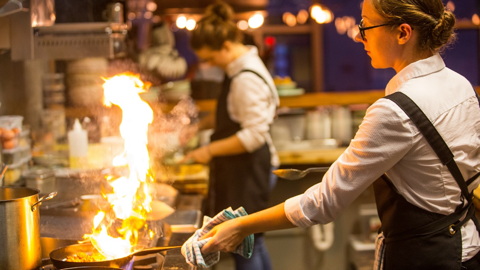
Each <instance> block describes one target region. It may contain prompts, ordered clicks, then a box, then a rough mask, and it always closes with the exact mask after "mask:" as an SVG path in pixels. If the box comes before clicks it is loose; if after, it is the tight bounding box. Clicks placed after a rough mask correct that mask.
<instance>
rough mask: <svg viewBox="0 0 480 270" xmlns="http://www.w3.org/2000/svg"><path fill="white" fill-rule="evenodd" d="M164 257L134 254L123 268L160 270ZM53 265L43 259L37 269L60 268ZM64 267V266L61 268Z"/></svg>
mask: <svg viewBox="0 0 480 270" xmlns="http://www.w3.org/2000/svg"><path fill="white" fill-rule="evenodd" d="M164 262H165V257H164V256H163V255H161V254H159V253H155V254H148V255H144V256H134V257H133V259H132V262H131V266H127V267H125V268H124V269H125V270H162V269H163V264H164ZM61 269H62V268H60V269H58V268H56V267H55V266H53V264H52V262H51V261H50V260H48V259H47V260H44V262H43V263H42V267H40V268H39V269H38V270H61ZM63 269H65V268H63Z"/></svg>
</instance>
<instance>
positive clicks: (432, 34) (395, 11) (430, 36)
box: [373, 0, 456, 53]
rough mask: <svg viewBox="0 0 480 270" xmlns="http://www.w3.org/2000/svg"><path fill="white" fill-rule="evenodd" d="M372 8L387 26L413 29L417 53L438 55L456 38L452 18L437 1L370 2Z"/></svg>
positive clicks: (376, 0) (399, 0)
mask: <svg viewBox="0 0 480 270" xmlns="http://www.w3.org/2000/svg"><path fill="white" fill-rule="evenodd" d="M373 5H374V7H375V9H376V10H377V11H378V13H379V14H380V15H382V16H383V17H385V18H386V19H387V22H388V23H391V24H392V25H400V24H402V23H407V24H409V25H410V26H412V27H413V28H414V29H415V30H417V31H418V32H419V33H420V34H419V42H418V46H419V49H420V50H428V51H431V52H433V53H435V52H440V51H442V50H443V49H444V48H446V47H447V45H449V44H451V43H453V41H454V40H455V39H456V34H455V32H454V26H455V15H453V13H452V12H450V11H448V10H446V9H445V7H444V5H443V3H442V1H441V0H373Z"/></svg>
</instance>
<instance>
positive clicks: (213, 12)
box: [205, 1, 233, 22]
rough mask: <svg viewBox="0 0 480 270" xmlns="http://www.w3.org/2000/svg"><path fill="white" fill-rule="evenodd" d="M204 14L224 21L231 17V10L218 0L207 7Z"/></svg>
mask: <svg viewBox="0 0 480 270" xmlns="http://www.w3.org/2000/svg"><path fill="white" fill-rule="evenodd" d="M205 15H207V16H211V17H212V18H213V17H215V18H216V19H217V20H221V21H225V22H226V21H230V20H232V19H233V10H232V8H231V7H230V6H228V5H227V4H225V3H223V2H220V1H218V2H216V3H215V4H213V5H211V6H209V7H208V8H207V10H206V11H205Z"/></svg>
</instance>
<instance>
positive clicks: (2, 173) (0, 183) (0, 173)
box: [0, 163, 8, 187]
mask: <svg viewBox="0 0 480 270" xmlns="http://www.w3.org/2000/svg"><path fill="white" fill-rule="evenodd" d="M7 169H8V165H6V164H5V163H2V169H1V170H0V187H2V186H3V177H4V176H5V173H6V172H7Z"/></svg>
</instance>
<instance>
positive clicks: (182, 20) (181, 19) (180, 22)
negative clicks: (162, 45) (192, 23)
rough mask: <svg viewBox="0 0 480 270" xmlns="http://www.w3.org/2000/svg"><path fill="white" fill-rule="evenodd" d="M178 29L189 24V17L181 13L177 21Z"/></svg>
mask: <svg viewBox="0 0 480 270" xmlns="http://www.w3.org/2000/svg"><path fill="white" fill-rule="evenodd" d="M175 23H176V25H177V27H178V29H183V28H185V26H187V17H185V16H183V15H180V16H178V17H177V20H176V21H175Z"/></svg>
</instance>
